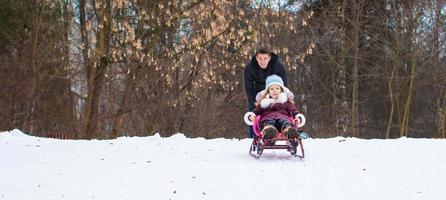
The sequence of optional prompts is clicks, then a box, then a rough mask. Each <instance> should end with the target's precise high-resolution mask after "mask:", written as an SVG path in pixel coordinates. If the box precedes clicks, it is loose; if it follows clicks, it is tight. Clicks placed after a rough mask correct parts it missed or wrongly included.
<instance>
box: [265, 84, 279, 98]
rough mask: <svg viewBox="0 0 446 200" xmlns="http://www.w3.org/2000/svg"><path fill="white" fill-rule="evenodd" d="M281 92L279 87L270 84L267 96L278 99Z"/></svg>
mask: <svg viewBox="0 0 446 200" xmlns="http://www.w3.org/2000/svg"><path fill="white" fill-rule="evenodd" d="M281 92H282V87H280V86H279V85H277V84H272V85H271V86H269V88H268V93H269V96H271V98H273V99H277V97H279V94H280V93H281Z"/></svg>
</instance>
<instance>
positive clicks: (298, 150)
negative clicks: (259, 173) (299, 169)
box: [249, 116, 305, 159]
mask: <svg viewBox="0 0 446 200" xmlns="http://www.w3.org/2000/svg"><path fill="white" fill-rule="evenodd" d="M297 119H298V120H297V122H296V121H295V120H294V118H290V121H292V122H293V127H294V128H296V129H297V130H298V132H299V133H302V132H303V131H302V130H301V129H300V128H299V127H298V124H299V123H301V122H302V119H301V118H297ZM260 120H261V116H257V117H256V118H255V120H254V122H253V130H254V139H253V141H252V144H251V147H250V148H249V154H250V155H251V156H253V157H255V158H260V156H262V154H263V151H264V150H265V149H286V150H287V151H288V152H290V153H291V155H294V156H296V157H299V158H301V159H302V158H304V157H305V151H304V145H303V143H302V139H303V138H302V137H301V136H300V134H299V137H297V138H293V139H289V138H288V137H287V136H285V135H284V134H283V133H282V132H279V133H277V134H276V136H275V137H274V138H272V139H264V138H263V137H262V134H261V130H260V126H259V123H258V122H259V121H260ZM304 123H305V122H304ZM281 141H283V142H281ZM277 143H280V144H277Z"/></svg>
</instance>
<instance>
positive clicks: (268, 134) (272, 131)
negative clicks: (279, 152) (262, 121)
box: [262, 126, 277, 139]
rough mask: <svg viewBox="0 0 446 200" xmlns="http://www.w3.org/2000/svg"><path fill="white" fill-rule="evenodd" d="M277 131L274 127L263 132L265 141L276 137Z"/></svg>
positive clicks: (268, 127)
mask: <svg viewBox="0 0 446 200" xmlns="http://www.w3.org/2000/svg"><path fill="white" fill-rule="evenodd" d="M276 134H277V129H276V128H274V127H272V126H267V127H265V128H264V129H263V130H262V135H263V139H272V138H274V137H276Z"/></svg>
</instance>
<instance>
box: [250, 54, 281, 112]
mask: <svg viewBox="0 0 446 200" xmlns="http://www.w3.org/2000/svg"><path fill="white" fill-rule="evenodd" d="M273 74H276V75H278V76H280V77H282V80H283V83H284V84H285V87H287V82H288V81H287V77H286V72H285V68H284V66H283V64H282V63H281V62H280V60H279V57H278V56H277V55H276V54H272V55H271V60H270V61H269V62H268V67H267V68H266V69H262V68H261V67H260V65H259V63H258V62H257V60H256V56H253V57H252V59H251V61H250V62H249V63H248V64H247V65H246V67H245V74H244V79H245V90H246V95H247V97H248V105H249V109H250V110H251V109H253V108H254V103H255V101H256V100H255V98H256V95H257V93H259V92H260V91H262V90H264V89H265V80H266V77H268V76H270V75H273Z"/></svg>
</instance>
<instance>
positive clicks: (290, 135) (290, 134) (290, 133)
mask: <svg viewBox="0 0 446 200" xmlns="http://www.w3.org/2000/svg"><path fill="white" fill-rule="evenodd" d="M284 132H285V135H286V136H287V137H288V139H295V138H298V137H299V133H298V132H297V129H296V128H294V127H289V128H288V129H286V130H285V131H284Z"/></svg>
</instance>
